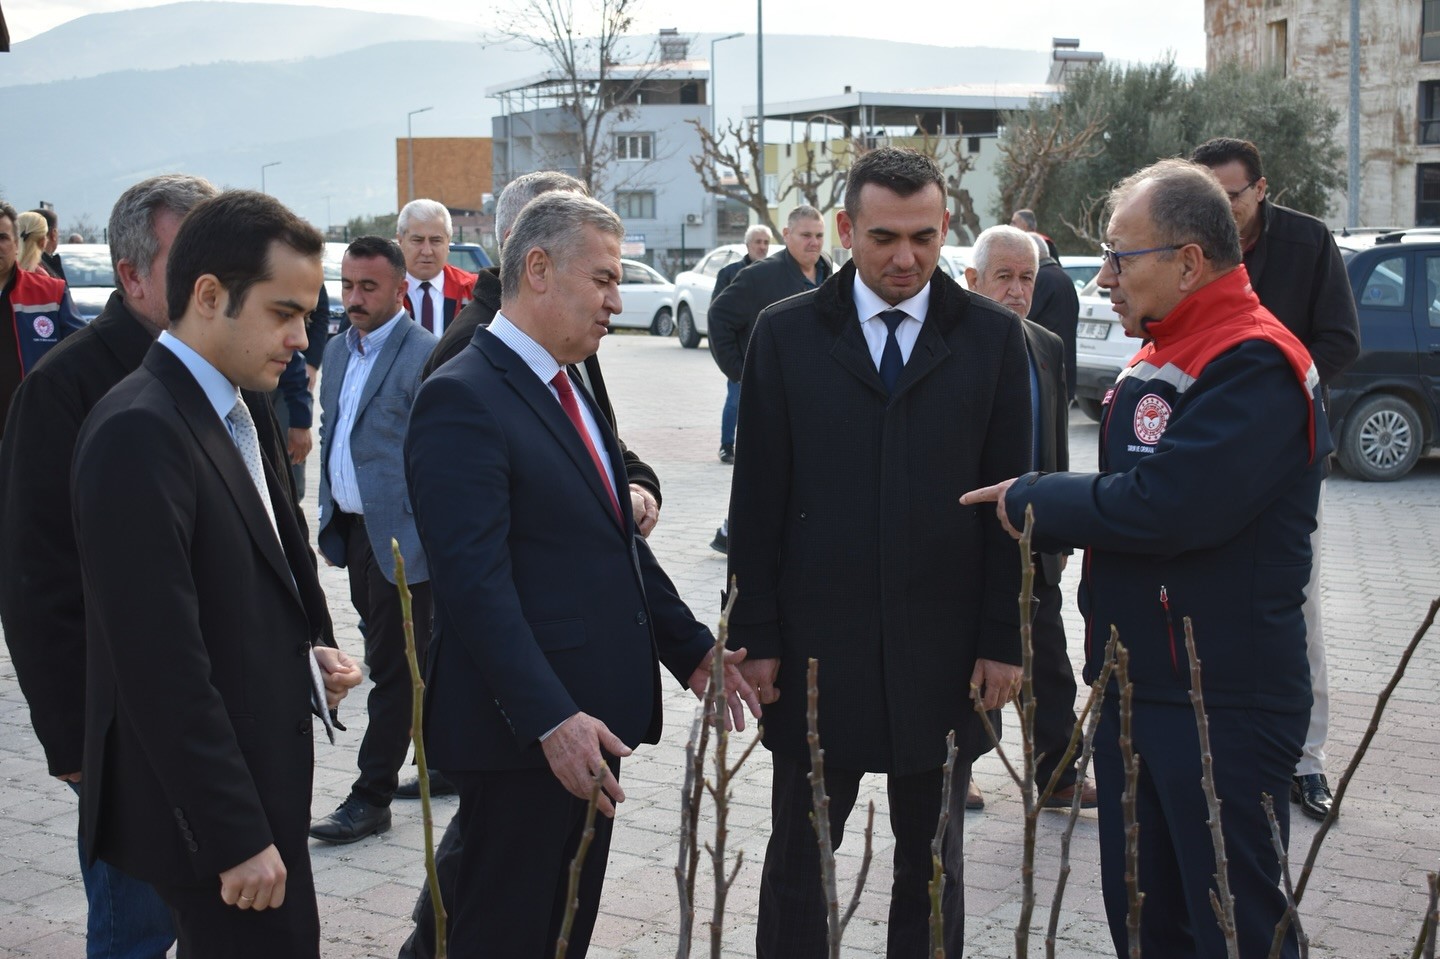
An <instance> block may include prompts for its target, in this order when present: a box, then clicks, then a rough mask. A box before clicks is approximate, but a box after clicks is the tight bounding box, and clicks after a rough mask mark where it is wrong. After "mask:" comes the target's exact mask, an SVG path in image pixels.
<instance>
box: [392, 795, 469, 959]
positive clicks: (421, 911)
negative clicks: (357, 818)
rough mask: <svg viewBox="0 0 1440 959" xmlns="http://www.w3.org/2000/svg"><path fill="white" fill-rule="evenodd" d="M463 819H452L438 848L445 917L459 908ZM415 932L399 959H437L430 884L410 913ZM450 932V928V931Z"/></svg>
mask: <svg viewBox="0 0 1440 959" xmlns="http://www.w3.org/2000/svg"><path fill="white" fill-rule="evenodd" d="M461 845H462V843H461V841H460V817H459V816H458V815H457V816H451V817H450V825H448V826H446V827H445V834H444V835H443V836H441V837H440V844H439V845H437V846H436V847H435V878H436V880H437V881H438V882H439V883H440V899H441V901H442V902H444V904H445V915H446V916H449V915H450V910H451V909H453V908H454V906H455V883H456V881H457V880H458V879H459V876H460V848H461ZM410 918H411V919H413V920H414V921H415V928H414V929H412V930H411V931H410V938H408V939H406V940H405V942H404V944H403V945H401V947H400V955H399V956H398V957H397V959H434V956H435V903H434V901H432V900H431V898H430V883H429V882H426V883H425V884H424V885H423V886H421V887H420V895H419V896H418V897H416V899H415V908H414V909H412V910H411V911H410ZM447 928H448V927H447Z"/></svg>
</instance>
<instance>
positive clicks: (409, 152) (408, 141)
mask: <svg viewBox="0 0 1440 959" xmlns="http://www.w3.org/2000/svg"><path fill="white" fill-rule="evenodd" d="M433 109H435V108H434V107H421V108H420V109H418V110H411V111H410V112H409V113H407V114H405V173H406V176H407V178H408V182H407V183H406V190H405V200H406V202H407V203H408V202H409V201H411V200H413V199H415V135H414V134H413V133H412V132H411V131H410V120H411V118H412V117H414V116H415V114H417V113H424V112H425V111H426V110H433Z"/></svg>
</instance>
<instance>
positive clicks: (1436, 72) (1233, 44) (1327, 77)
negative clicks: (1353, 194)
mask: <svg viewBox="0 0 1440 959" xmlns="http://www.w3.org/2000/svg"><path fill="white" fill-rule="evenodd" d="M1359 13H1360V30H1359V32H1358V39H1359V54H1360V70H1359V83H1360V89H1359V102H1360V110H1359V114H1358V116H1359V120H1360V137H1359V140H1360V181H1359V182H1360V189H1359V203H1358V206H1357V216H1356V217H1355V222H1356V223H1357V224H1358V225H1361V226H1407V225H1411V224H1419V225H1424V226H1436V225H1440V3H1437V2H1434V0H1363V2H1361V3H1360V4H1359ZM1205 32H1206V38H1207V50H1206V61H1207V65H1208V66H1209V67H1211V68H1212V69H1213V68H1214V67H1216V66H1218V65H1220V64H1221V63H1225V62H1227V61H1231V60H1234V61H1238V62H1239V63H1240V64H1241V65H1243V66H1249V67H1255V68H1260V67H1273V68H1276V69H1279V70H1281V71H1283V72H1284V74H1285V75H1286V76H1290V77H1295V78H1298V79H1301V80H1304V81H1306V82H1307V83H1310V84H1313V85H1314V86H1315V87H1316V88H1317V90H1318V91H1319V92H1320V94H1321V95H1322V96H1324V97H1325V98H1326V99H1327V100H1328V101H1329V102H1330V103H1331V105H1333V106H1334V107H1335V108H1336V109H1338V110H1339V111H1340V113H1341V116H1342V117H1347V118H1348V116H1349V113H1350V111H1349V103H1350V42H1351V37H1350V0H1205ZM1336 136H1337V137H1338V138H1339V141H1340V145H1341V146H1342V147H1346V146H1347V144H1348V140H1349V137H1348V132H1347V127H1346V124H1345V123H1344V122H1342V123H1341V124H1340V126H1339V127H1338V128H1337V130H1336ZM1259 146H1260V148H1261V150H1262V151H1263V150H1264V144H1260V145H1259ZM1336 201H1337V202H1336V203H1335V204H1334V206H1333V208H1332V214H1331V220H1332V222H1333V223H1334V224H1335V225H1337V226H1338V225H1339V224H1342V223H1345V222H1347V219H1348V217H1349V210H1348V206H1347V199H1346V197H1345V196H1344V195H1341V196H1338V197H1337V198H1336Z"/></svg>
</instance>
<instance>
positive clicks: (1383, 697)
mask: <svg viewBox="0 0 1440 959" xmlns="http://www.w3.org/2000/svg"><path fill="white" fill-rule="evenodd" d="M1437 613H1440V599H1436V600H1435V601H1434V602H1432V603H1431V604H1430V609H1429V611H1428V612H1427V613H1426V614H1425V619H1424V620H1423V621H1422V622H1421V623H1420V626H1419V627H1418V628H1417V629H1416V630H1415V635H1414V636H1412V637H1411V638H1410V642H1409V644H1408V645H1406V647H1405V652H1403V653H1401V654H1400V662H1399V663H1397V664H1396V666H1395V672H1393V673H1392V674H1391V675H1390V681H1389V682H1388V683H1386V684H1385V688H1384V689H1383V690H1381V692H1380V696H1379V698H1378V699H1376V701H1375V709H1374V711H1373V712H1372V713H1371V714H1370V725H1369V726H1368V727H1367V728H1366V730H1365V735H1364V737H1362V738H1361V740H1360V745H1359V746H1358V747H1357V748H1356V750H1355V755H1354V756H1352V757H1350V764H1349V765H1348V766H1346V767H1345V772H1344V773H1343V774H1342V775H1341V776H1340V783H1339V785H1338V786H1336V788H1335V799H1334V801H1333V802H1331V804H1330V812H1328V813H1327V814H1326V815H1325V819H1324V821H1323V822H1321V823H1320V828H1319V830H1318V831H1316V833H1315V838H1314V839H1312V840H1311V841H1310V852H1309V854H1307V855H1306V857H1305V866H1304V868H1303V869H1301V870H1300V879H1299V881H1298V882H1296V883H1295V902H1296V904H1297V905H1298V904H1299V903H1300V900H1301V899H1302V898H1303V897H1304V895H1305V886H1306V884H1307V883H1309V881H1310V873H1311V872H1312V871H1313V870H1314V868H1315V860H1316V858H1317V857H1318V856H1319V855H1320V846H1321V845H1322V844H1323V843H1324V842H1325V837H1326V836H1328V835H1329V834H1330V827H1331V826H1333V825H1334V824H1335V820H1336V818H1337V817H1338V816H1339V815H1340V803H1341V802H1342V801H1343V800H1344V798H1345V793H1346V791H1347V790H1348V789H1349V788H1350V780H1351V779H1352V778H1353V777H1354V775H1355V770H1356V769H1358V768H1359V766H1360V762H1361V760H1363V759H1364V758H1365V754H1366V753H1367V752H1368V751H1369V750H1370V743H1371V741H1373V740H1374V739H1375V734H1376V733H1377V732H1379V730H1380V717H1381V716H1383V715H1384V714H1385V708H1386V707H1387V706H1388V705H1389V704H1390V696H1391V694H1392V693H1394V692H1395V687H1396V686H1399V685H1400V680H1401V679H1403V678H1404V676H1405V668H1406V667H1407V666H1409V665H1410V658H1411V657H1412V656H1414V655H1415V650H1416V649H1417V648H1418V647H1419V645H1420V640H1421V639H1422V638H1423V637H1424V636H1425V634H1426V633H1427V632H1429V631H1430V627H1431V626H1433V625H1434V624H1435V616H1436V614H1437ZM1289 927H1290V917H1289V916H1288V915H1286V916H1282V917H1281V919H1280V923H1279V925H1277V926H1276V927H1275V938H1274V939H1272V940H1271V941H1270V954H1271V955H1272V956H1274V955H1279V952H1278V950H1279V944H1280V943H1281V941H1283V939H1284V937H1285V931H1286V929H1288V928H1289Z"/></svg>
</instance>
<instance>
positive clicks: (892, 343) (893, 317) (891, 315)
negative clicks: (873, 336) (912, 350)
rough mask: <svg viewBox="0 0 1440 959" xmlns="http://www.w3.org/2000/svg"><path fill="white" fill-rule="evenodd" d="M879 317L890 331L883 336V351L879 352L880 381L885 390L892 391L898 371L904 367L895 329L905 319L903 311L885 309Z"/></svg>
mask: <svg viewBox="0 0 1440 959" xmlns="http://www.w3.org/2000/svg"><path fill="white" fill-rule="evenodd" d="M880 319H882V320H884V321H885V328H886V329H887V330H889V331H890V332H889V333H888V334H886V336H885V352H883V353H881V354H880V382H882V383H884V384H885V392H887V393H894V392H895V384H896V383H897V382H898V381H899V380H900V371H901V370H903V369H904V368H905V360H904V359H903V358H901V356H900V341H899V340H897V339H896V338H895V331H896V330H897V329H899V328H900V322H901V321H902V320H904V319H905V311H904V310H886V311H885V312H884V313H881V314H880Z"/></svg>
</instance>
